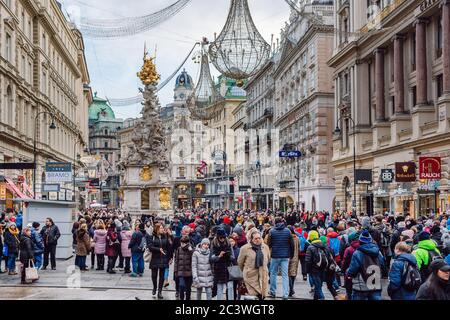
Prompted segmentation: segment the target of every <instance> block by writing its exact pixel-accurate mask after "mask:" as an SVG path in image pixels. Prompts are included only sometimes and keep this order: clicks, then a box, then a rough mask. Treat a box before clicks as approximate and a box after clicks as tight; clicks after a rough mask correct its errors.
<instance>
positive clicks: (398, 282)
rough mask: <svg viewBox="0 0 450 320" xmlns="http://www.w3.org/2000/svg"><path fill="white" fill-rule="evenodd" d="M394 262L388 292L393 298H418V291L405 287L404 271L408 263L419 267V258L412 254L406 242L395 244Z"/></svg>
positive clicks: (390, 272)
mask: <svg viewBox="0 0 450 320" xmlns="http://www.w3.org/2000/svg"><path fill="white" fill-rule="evenodd" d="M395 256H396V258H395V259H394V262H393V263H392V266H391V270H390V271H389V286H388V294H389V296H390V297H391V299H392V300H416V291H411V290H408V289H407V288H405V287H404V284H403V283H404V281H403V280H404V279H403V278H404V273H405V269H406V268H407V267H408V265H411V266H413V267H414V268H417V260H416V257H414V256H413V255H412V254H411V247H410V246H409V245H407V244H406V242H399V243H397V244H396V245H395Z"/></svg>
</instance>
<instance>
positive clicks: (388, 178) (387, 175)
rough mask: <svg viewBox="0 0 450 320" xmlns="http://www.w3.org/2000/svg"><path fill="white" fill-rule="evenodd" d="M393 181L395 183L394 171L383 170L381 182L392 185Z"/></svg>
mask: <svg viewBox="0 0 450 320" xmlns="http://www.w3.org/2000/svg"><path fill="white" fill-rule="evenodd" d="M393 181H394V170H392V169H381V182H382V183H392V182H393Z"/></svg>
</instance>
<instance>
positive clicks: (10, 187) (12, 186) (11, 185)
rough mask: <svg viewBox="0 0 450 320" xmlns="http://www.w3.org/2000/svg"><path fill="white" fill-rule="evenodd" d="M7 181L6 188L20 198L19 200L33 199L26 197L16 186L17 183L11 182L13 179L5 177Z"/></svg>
mask: <svg viewBox="0 0 450 320" xmlns="http://www.w3.org/2000/svg"><path fill="white" fill-rule="evenodd" d="M5 180H6V188H7V189H8V190H9V191H11V192H12V193H15V194H17V195H18V196H19V198H23V199H28V198H29V199H32V198H30V197H28V196H26V195H25V194H24V193H23V192H22V191H20V189H19V188H18V187H17V186H16V185H15V183H14V182H13V181H12V180H11V178H8V177H5Z"/></svg>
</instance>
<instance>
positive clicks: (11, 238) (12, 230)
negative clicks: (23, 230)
mask: <svg viewBox="0 0 450 320" xmlns="http://www.w3.org/2000/svg"><path fill="white" fill-rule="evenodd" d="M4 239H5V240H4V241H5V245H6V246H7V248H8V263H7V266H8V271H9V272H8V275H10V276H15V275H17V272H16V259H17V257H18V255H19V245H20V240H19V229H17V226H16V224H15V223H14V222H11V223H10V225H9V227H8V228H7V229H6V230H5V233H4Z"/></svg>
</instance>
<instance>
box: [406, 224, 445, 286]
mask: <svg viewBox="0 0 450 320" xmlns="http://www.w3.org/2000/svg"><path fill="white" fill-rule="evenodd" d="M418 240H419V243H418V244H417V249H415V250H414V251H413V255H414V256H415V257H416V260H417V267H418V268H419V270H420V275H421V276H422V282H425V281H426V280H427V278H428V276H429V275H430V273H431V272H430V270H429V268H428V267H429V265H430V263H431V262H433V260H434V259H436V258H439V257H441V253H440V252H439V250H438V248H437V245H436V242H434V241H433V240H431V239H430V234H429V233H428V232H426V231H422V232H421V233H420V234H419V236H418Z"/></svg>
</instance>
